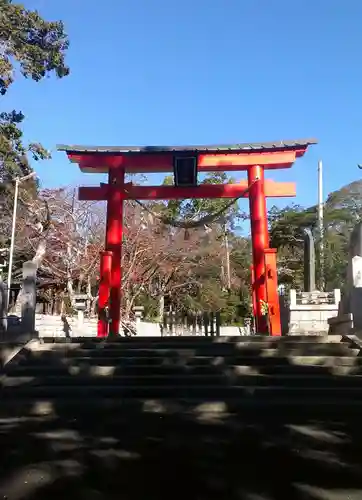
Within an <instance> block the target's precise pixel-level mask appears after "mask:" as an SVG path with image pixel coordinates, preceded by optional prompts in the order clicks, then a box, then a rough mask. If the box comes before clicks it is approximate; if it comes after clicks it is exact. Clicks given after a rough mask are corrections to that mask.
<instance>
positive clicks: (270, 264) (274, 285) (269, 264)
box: [264, 248, 282, 337]
mask: <svg viewBox="0 0 362 500" xmlns="http://www.w3.org/2000/svg"><path fill="white" fill-rule="evenodd" d="M264 259H265V269H266V285H265V286H266V295H267V302H268V309H269V333H270V335H272V336H273V337H276V336H280V335H281V334H282V326H281V319H280V305H279V294H278V274H277V251H276V249H275V248H267V249H266V250H265V253H264Z"/></svg>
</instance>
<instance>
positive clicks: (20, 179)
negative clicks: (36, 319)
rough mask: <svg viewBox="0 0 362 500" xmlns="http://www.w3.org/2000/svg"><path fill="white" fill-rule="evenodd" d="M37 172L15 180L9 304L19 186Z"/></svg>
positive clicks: (9, 269)
mask: <svg viewBox="0 0 362 500" xmlns="http://www.w3.org/2000/svg"><path fill="white" fill-rule="evenodd" d="M35 176H36V172H31V174H29V175H25V176H24V177H20V178H19V177H16V178H15V179H14V180H15V193H14V208H13V220H12V226H11V242H10V252H9V253H10V255H9V267H8V304H9V299H10V287H11V273H12V270H13V254H14V246H15V229H16V212H17V209H18V196H19V184H20V182H22V181H26V180H28V179H30V178H31V177H35Z"/></svg>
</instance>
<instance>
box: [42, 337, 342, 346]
mask: <svg viewBox="0 0 362 500" xmlns="http://www.w3.org/2000/svg"><path fill="white" fill-rule="evenodd" d="M342 338H343V337H342V335H329V336H327V335H295V336H294V335H293V336H285V337H269V336H265V335H252V336H233V337H226V336H223V337H204V336H195V337H190V336H180V337H141V336H138V335H137V336H136V337H118V338H116V339H115V340H105V339H100V338H96V337H92V338H86V337H80V338H79V337H78V338H77V337H72V338H70V339H67V338H65V337H64V338H56V339H51V338H48V337H46V338H44V339H42V340H41V341H40V342H39V344H45V345H49V344H51V345H53V346H55V347H56V346H62V345H64V344H67V345H68V346H69V345H77V346H78V347H80V346H85V347H94V346H95V345H99V344H104V345H106V346H111V347H113V346H115V347H117V346H120V345H121V346H124V345H126V346H127V345H128V346H129V345H137V346H141V347H142V346H145V348H147V347H149V346H152V347H161V348H162V347H163V346H166V347H167V346H169V345H181V346H186V345H187V344H190V345H191V346H193V345H197V344H200V345H201V344H202V345H208V344H227V343H232V344H238V343H261V344H263V343H267V344H270V343H271V344H273V343H274V344H275V343H277V344H288V343H292V344H296V343H309V344H310V343H331V342H332V343H339V342H341V341H342Z"/></svg>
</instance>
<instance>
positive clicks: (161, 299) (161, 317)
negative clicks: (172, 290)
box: [158, 293, 165, 323]
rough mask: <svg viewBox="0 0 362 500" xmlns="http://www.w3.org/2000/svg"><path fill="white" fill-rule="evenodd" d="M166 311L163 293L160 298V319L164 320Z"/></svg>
mask: <svg viewBox="0 0 362 500" xmlns="http://www.w3.org/2000/svg"><path fill="white" fill-rule="evenodd" d="M164 313H165V295H164V294H163V293H162V294H161V295H160V296H159V298H158V321H159V322H160V323H162V322H163V315H164Z"/></svg>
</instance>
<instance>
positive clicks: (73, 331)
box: [35, 314, 248, 337]
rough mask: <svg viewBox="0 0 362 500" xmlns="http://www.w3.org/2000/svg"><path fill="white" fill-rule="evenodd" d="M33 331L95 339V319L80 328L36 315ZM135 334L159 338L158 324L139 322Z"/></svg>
mask: <svg viewBox="0 0 362 500" xmlns="http://www.w3.org/2000/svg"><path fill="white" fill-rule="evenodd" d="M35 329H36V330H37V331H38V333H39V336H40V337H65V336H69V337H95V336H96V335H97V318H91V319H88V318H86V319H84V322H83V324H82V325H81V326H80V325H79V324H78V318H77V317H67V318H65V319H63V320H62V317H61V316H51V315H47V314H36V315H35ZM137 333H138V335H140V336H144V337H158V336H161V330H160V326H159V324H158V323H150V322H147V321H140V322H139V323H138V325H137ZM247 334H248V332H247V330H246V329H245V328H243V327H236V326H222V327H221V329H220V335H222V336H236V335H247Z"/></svg>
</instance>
